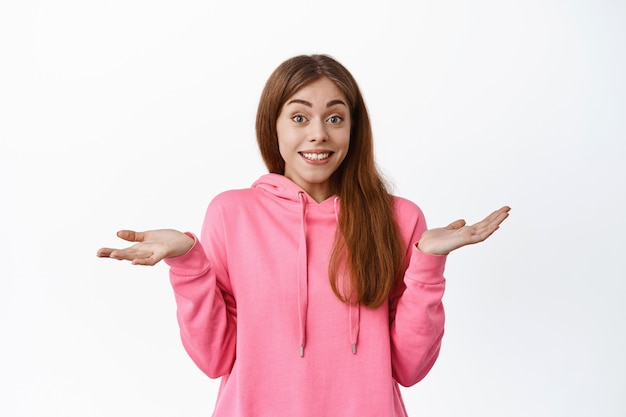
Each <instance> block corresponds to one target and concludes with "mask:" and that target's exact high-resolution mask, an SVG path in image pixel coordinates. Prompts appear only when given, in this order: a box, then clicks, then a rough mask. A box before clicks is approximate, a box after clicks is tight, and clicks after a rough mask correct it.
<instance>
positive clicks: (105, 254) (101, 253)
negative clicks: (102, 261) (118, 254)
mask: <svg viewBox="0 0 626 417" xmlns="http://www.w3.org/2000/svg"><path fill="white" fill-rule="evenodd" d="M114 250H116V249H112V248H100V249H98V252H97V253H96V256H97V257H98V258H109V257H110V256H111V252H113V251H114Z"/></svg>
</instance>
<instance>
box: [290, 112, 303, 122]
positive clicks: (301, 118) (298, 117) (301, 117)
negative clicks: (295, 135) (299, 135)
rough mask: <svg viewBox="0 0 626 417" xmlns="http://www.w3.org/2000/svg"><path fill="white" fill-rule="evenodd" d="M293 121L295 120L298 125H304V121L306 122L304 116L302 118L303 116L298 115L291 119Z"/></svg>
mask: <svg viewBox="0 0 626 417" xmlns="http://www.w3.org/2000/svg"><path fill="white" fill-rule="evenodd" d="M291 120H293V121H294V122H296V123H304V121H305V120H306V119H305V117H304V116H302V115H301V114H298V115H296V116H293V117H292V118H291Z"/></svg>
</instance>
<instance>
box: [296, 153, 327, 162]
mask: <svg viewBox="0 0 626 417" xmlns="http://www.w3.org/2000/svg"><path fill="white" fill-rule="evenodd" d="M299 153H300V155H302V156H303V157H304V158H306V159H308V160H309V161H323V160H325V159H328V158H330V155H331V152H299Z"/></svg>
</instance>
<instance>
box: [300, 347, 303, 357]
mask: <svg viewBox="0 0 626 417" xmlns="http://www.w3.org/2000/svg"><path fill="white" fill-rule="evenodd" d="M300 357H301V358H302V357H304V346H300Z"/></svg>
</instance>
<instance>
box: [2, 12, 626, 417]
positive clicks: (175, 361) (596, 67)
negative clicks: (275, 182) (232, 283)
mask: <svg viewBox="0 0 626 417" xmlns="http://www.w3.org/2000/svg"><path fill="white" fill-rule="evenodd" d="M625 40H626V3H625V2H623V1H618V0H614V1H610V0H586V1H584V0H580V1H564V0H563V1H557V0H541V1H540V0H526V1H510V0H505V1H502V0H492V1H487V0H475V1H461V0H459V1H437V2H435V1H416V2H404V3H403V2H398V1H384V2H382V1H380V2H376V3H373V2H371V3H370V2H368V1H348V2H341V1H326V0H322V1H312V2H291V1H277V0H264V1H258V2H253V1H249V2H244V3H241V2H237V1H230V2H222V1H220V2H217V1H164V0H162V1H148V0H116V1H101V2H96V1H84V0H82V1H81V0H76V1H69V0H57V1H32V0H30V1H24V0H21V1H18V0H0V193H1V197H0V198H1V199H2V200H1V201H2V203H1V205H0V230H1V232H0V233H1V235H0V236H1V239H0V257H1V263H0V266H1V272H0V274H1V279H0V337H1V339H0V340H1V343H0V415H3V416H11V417H21V416H33V417H35V416H36V417H39V416H44V417H45V416H63V417H70V416H80V417H85V416H151V417H152V416H189V417H191V416H208V415H210V413H211V410H212V407H213V403H214V400H215V393H216V390H217V386H218V381H213V380H210V379H208V378H207V377H205V376H204V375H203V374H202V373H201V372H200V371H199V370H198V369H197V368H196V367H195V366H194V365H193V364H192V362H191V360H190V359H189V358H188V357H187V355H186V354H185V352H184V351H183V349H182V346H181V344H180V341H179V337H178V328H177V325H176V321H175V305H174V301H173V295H172V293H171V289H170V287H169V280H168V276H167V268H166V267H165V265H158V266H156V267H154V268H145V267H133V266H131V265H129V264H126V263H121V262H116V261H111V260H103V259H97V258H96V257H95V253H96V250H97V249H98V248H99V247H101V246H118V245H120V244H122V242H121V241H119V240H118V239H117V238H116V237H115V231H117V230H118V229H122V228H134V229H138V230H142V229H149V228H157V227H159V228H160V227H173V228H177V229H181V230H190V231H194V232H198V231H199V229H200V226H201V222H202V217H203V214H204V210H205V207H206V205H207V204H208V202H209V201H210V200H211V199H212V198H213V196H214V195H215V194H216V193H218V192H220V191H223V190H226V189H230V188H240V187H247V186H249V185H250V184H251V183H252V182H253V181H254V180H255V179H256V178H257V177H258V176H259V175H261V174H263V173H264V172H265V171H264V166H263V164H262V162H261V158H260V156H259V155H258V151H257V148H256V142H255V136H254V115H255V111H256V106H257V103H258V98H259V95H260V92H261V89H262V87H263V84H264V83H265V80H266V79H267V77H268V76H269V74H270V72H271V71H272V70H273V69H274V68H275V67H276V66H277V65H278V64H279V63H280V62H282V61H283V60H284V59H287V58H289V57H291V56H292V55H295V54H300V53H307V54H308V53H328V54H330V55H332V56H334V57H335V58H337V59H338V60H339V61H341V62H342V63H344V64H345V65H346V66H347V67H348V68H349V69H350V70H351V71H352V73H353V74H354V75H355V77H356V78H357V80H358V81H359V83H360V86H361V88H362V90H363V92H364V95H365V98H366V101H367V103H368V106H369V110H370V112H371V116H372V119H373V125H374V133H375V138H376V151H377V158H378V163H379V165H380V167H381V169H382V171H383V172H384V173H385V175H386V176H387V177H388V178H390V179H391V180H392V181H393V184H394V185H395V188H394V191H395V193H396V194H399V195H402V196H404V197H407V198H409V199H411V200H413V201H415V202H416V203H418V204H419V205H420V206H421V207H422V209H423V210H424V211H425V214H426V216H427V219H428V221H429V224H430V225H431V226H443V225H445V224H447V223H449V222H451V221H452V220H455V219H457V218H459V217H464V218H466V219H467V220H468V222H475V221H478V220H480V219H482V218H483V217H484V216H485V215H487V214H488V213H489V212H491V211H492V210H495V209H496V208H498V207H500V206H502V205H504V204H508V205H510V206H511V207H512V211H511V217H510V218H509V219H508V220H507V221H506V222H505V224H504V225H503V227H502V228H501V229H500V230H499V231H498V232H497V233H496V234H495V235H494V236H492V237H491V238H490V239H489V240H488V241H487V242H485V243H483V244H481V245H477V246H472V247H467V248H463V249H462V250H460V251H458V252H455V253H454V254H452V255H451V256H450V258H449V262H448V266H447V270H446V276H447V278H448V290H447V293H446V296H445V298H444V301H445V305H446V309H447V328H446V331H447V333H446V336H445V339H444V346H443V349H442V352H441V356H440V359H439V361H438V362H437V364H436V365H435V367H434V368H433V370H432V371H431V373H430V374H429V375H428V376H427V377H426V378H425V379H424V380H423V381H422V382H421V383H419V384H418V385H416V386H414V387H412V388H409V389H405V390H404V393H405V401H406V405H407V408H408V410H409V414H410V415H412V416H431V417H432V416H508V417H511V416H533V417H543V416H545V417H552V416H568V417H572V416H581V417H583V416H584V417H589V416H615V417H618V416H624V415H626V396H625V395H624V393H625V392H626V354H625V352H626V336H625V334H626V328H625V324H624V320H625V319H626V307H625V306H624V304H623V299H624V297H625V296H626V284H625V283H624V280H625V278H626V274H625V272H624V263H623V256H624V249H625V245H624V239H625V235H626V221H625V216H624V214H625V210H624V202H623V200H624V197H625V196H626V193H625V185H624V180H625V179H626V170H625V168H624V158H625V157H626V152H625V150H626V149H625V148H626V145H625V133H626V129H625V127H624V119H625V116H626V82H625V80H626V76H625V75H624V74H626V59H625V53H624V51H625V50H626V49H625V46H624V41H625Z"/></svg>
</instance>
